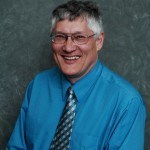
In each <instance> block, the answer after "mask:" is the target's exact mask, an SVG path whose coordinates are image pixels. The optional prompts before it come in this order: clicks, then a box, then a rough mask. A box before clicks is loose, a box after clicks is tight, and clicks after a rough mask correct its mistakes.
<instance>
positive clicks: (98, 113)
mask: <svg viewBox="0 0 150 150" xmlns="http://www.w3.org/2000/svg"><path fill="white" fill-rule="evenodd" d="M69 86H70V82H69V81H68V80H67V79H66V78H65V76H64V75H63V74H62V73H61V71H60V70H59V68H57V67H55V68H52V69H50V70H47V71H44V72H42V73H40V74H38V75H37V76H36V77H35V78H34V80H33V81H31V83H30V84H29V86H28V89H27V91H26V95H25V98H24V101H23V104H22V107H21V111H20V115H19V117H18V120H17V122H16V125H15V128H14V131H13V133H12V135H11V138H10V140H9V142H8V145H7V148H8V149H10V150H13V149H28V150H33V149H34V150H48V149H49V147H50V143H51V141H52V139H53V137H54V134H55V131H56V128H57V124H58V122H59V119H60V117H61V114H62V111H63V108H64V106H65V102H66V91H67V89H68V87H69ZM73 89H74V92H75V95H76V97H77V108H76V117H75V123H74V126H73V132H72V136H71V142H70V149H71V150H83V149H84V150H118V149H119V150H142V149H143V145H144V144H143V143H144V128H145V116H146V113H145V107H144V105H143V101H142V98H141V96H140V95H139V93H138V92H137V91H136V90H135V89H134V87H133V86H131V85H130V84H129V83H128V82H127V81H125V80H124V79H122V78H121V77H119V76H118V75H116V74H115V73H113V72H112V71H110V70H109V69H108V68H107V67H105V66H104V65H103V64H101V63H100V61H97V63H96V64H95V66H94V67H93V68H92V69H91V71H90V72H89V73H88V74H86V75H85V76H84V77H83V78H81V79H80V80H78V81H77V82H76V83H75V84H74V85H73Z"/></svg>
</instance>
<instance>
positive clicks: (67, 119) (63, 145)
mask: <svg viewBox="0 0 150 150" xmlns="http://www.w3.org/2000/svg"><path fill="white" fill-rule="evenodd" d="M67 93H68V94H69V96H68V99H67V101H66V105H65V108H64V110H63V113H62V116H61V118H60V121H59V124H58V126H57V130H56V133H55V136H54V138H53V141H52V143H51V146H50V149H51V150H69V144H70V139H71V132H72V126H73V123H74V117H75V108H76V97H75V94H74V92H73V89H72V88H71V87H69V89H68V91H67Z"/></svg>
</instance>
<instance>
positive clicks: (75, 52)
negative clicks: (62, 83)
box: [52, 18, 104, 83]
mask: <svg viewBox="0 0 150 150" xmlns="http://www.w3.org/2000/svg"><path fill="white" fill-rule="evenodd" d="M53 32H55V33H63V34H67V35H70V34H76V33H80V34H86V35H92V34H94V33H93V31H92V30H91V29H90V28H89V27H88V25H87V22H86V20H85V19H81V18H78V19H76V20H74V21H69V20H67V19H66V20H63V21H58V22H57V23H56V25H55V28H54V30H53ZM103 39H104V34H103V33H101V34H100V36H99V37H98V38H95V37H93V36H92V37H90V38H89V39H88V42H87V43H86V44H82V45H78V44H76V43H74V42H73V41H72V39H71V37H68V40H67V41H66V42H65V43H64V44H55V43H52V48H53V55H54V59H55V61H56V63H57V64H58V66H59V68H60V69H61V71H62V72H63V73H64V74H65V75H66V77H67V78H68V80H69V81H70V82H71V83H75V82H76V81H77V80H79V79H80V78H82V77H83V76H84V75H85V74H87V73H88V72H89V71H90V70H91V68H92V67H93V66H94V64H95V63H96V61H97V59H98V53H97V52H98V50H100V49H101V47H102V45H103Z"/></svg>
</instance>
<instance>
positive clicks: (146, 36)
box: [0, 0, 150, 150]
mask: <svg viewBox="0 0 150 150" xmlns="http://www.w3.org/2000/svg"><path fill="white" fill-rule="evenodd" d="M65 1H66V0H65ZM65 1H64V2H65ZM95 1H96V0H95ZM97 2H98V4H99V6H100V8H101V9H102V12H103V22H104V26H105V36H106V37H105V43H104V46H103V49H102V51H101V52H100V55H99V57H100V59H101V60H102V62H103V63H104V64H106V65H107V66H108V67H109V68H111V69H112V70H114V71H115V72H117V73H118V74H120V75H121V76H123V77H124V78H126V79H127V80H128V81H130V82H131V83H132V84H133V85H134V86H135V87H136V88H137V89H138V90H139V91H140V93H141V94H142V96H143V98H144V102H145V104H146V107H147V115H148V116H147V123H146V132H145V150H149V149H150V0H97ZM60 3H62V1H61V0H51V1H50V0H49V1H48V0H0V149H2V150H3V149H5V146H6V143H7V142H8V139H9V137H10V134H11V132H12V130H13V128H14V124H15V121H16V119H17V116H18V114H19V109H20V106H21V103H22V100H23V97H24V92H25V89H26V87H27V85H28V83H29V81H30V80H31V79H32V78H33V77H34V75H35V74H37V73H38V72H40V71H42V70H44V69H47V68H49V67H52V66H53V65H54V62H53V59H52V56H51V49H50V46H49V28H50V14H51V12H52V10H53V8H54V7H55V6H57V5H58V4H60Z"/></svg>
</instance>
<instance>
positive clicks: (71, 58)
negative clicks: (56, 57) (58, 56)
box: [63, 56, 80, 60]
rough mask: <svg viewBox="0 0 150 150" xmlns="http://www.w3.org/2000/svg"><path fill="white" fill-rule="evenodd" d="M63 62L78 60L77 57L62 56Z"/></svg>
mask: <svg viewBox="0 0 150 150" xmlns="http://www.w3.org/2000/svg"><path fill="white" fill-rule="evenodd" d="M63 58H64V59H65V60H78V59H79V58H80V57H79V56H63Z"/></svg>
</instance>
